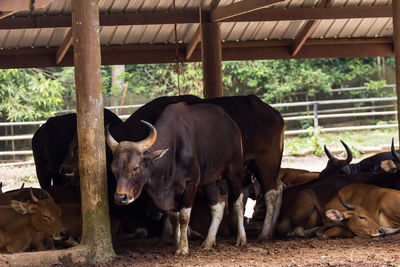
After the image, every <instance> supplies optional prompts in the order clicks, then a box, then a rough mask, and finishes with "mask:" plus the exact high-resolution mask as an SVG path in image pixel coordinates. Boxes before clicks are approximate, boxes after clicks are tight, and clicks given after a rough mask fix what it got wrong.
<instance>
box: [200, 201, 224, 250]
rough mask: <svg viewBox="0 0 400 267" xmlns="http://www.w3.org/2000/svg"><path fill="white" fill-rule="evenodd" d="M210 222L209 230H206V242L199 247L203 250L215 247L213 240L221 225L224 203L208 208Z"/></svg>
mask: <svg viewBox="0 0 400 267" xmlns="http://www.w3.org/2000/svg"><path fill="white" fill-rule="evenodd" d="M210 208H211V216H212V221H211V224H210V228H209V229H208V234H207V238H206V240H204V242H203V244H202V245H201V247H202V248H204V249H212V247H213V246H215V245H216V243H215V239H216V236H217V232H218V228H219V225H220V224H221V221H222V218H223V216H224V208H225V202H219V203H217V204H216V205H213V206H210Z"/></svg>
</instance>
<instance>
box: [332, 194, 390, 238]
mask: <svg viewBox="0 0 400 267" xmlns="http://www.w3.org/2000/svg"><path fill="white" fill-rule="evenodd" d="M340 203H341V204H342V205H343V206H344V207H345V208H346V210H344V211H342V210H336V209H330V210H327V211H326V212H325V215H326V217H327V218H328V219H331V220H332V221H335V222H340V224H342V225H343V226H345V227H347V228H348V229H349V230H350V231H352V232H353V233H354V234H355V235H358V236H371V237H376V236H381V235H383V234H384V233H385V231H384V230H383V229H382V228H381V227H380V226H379V225H378V223H377V222H376V221H375V219H374V218H373V217H372V216H371V214H370V213H369V212H368V211H367V210H365V209H364V208H363V207H361V206H358V205H352V204H350V203H347V202H344V201H342V200H340Z"/></svg>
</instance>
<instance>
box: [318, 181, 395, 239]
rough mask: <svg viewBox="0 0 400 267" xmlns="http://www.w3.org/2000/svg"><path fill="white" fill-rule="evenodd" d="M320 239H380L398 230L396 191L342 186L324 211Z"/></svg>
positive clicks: (363, 186)
mask: <svg viewBox="0 0 400 267" xmlns="http://www.w3.org/2000/svg"><path fill="white" fill-rule="evenodd" d="M324 212H325V217H324V227H323V228H322V229H320V230H318V232H317V233H318V235H319V236H320V237H322V238H332V237H347V236H352V235H353V234H354V235H358V236H381V235H383V234H391V233H395V232H397V231H398V230H400V191H398V190H393V189H388V188H382V187H378V186H375V185H369V184H351V185H348V186H346V187H343V188H342V189H341V190H340V191H339V193H338V194H337V195H336V196H335V197H334V198H333V199H332V200H331V201H329V203H328V204H327V205H326V206H325V208H324Z"/></svg>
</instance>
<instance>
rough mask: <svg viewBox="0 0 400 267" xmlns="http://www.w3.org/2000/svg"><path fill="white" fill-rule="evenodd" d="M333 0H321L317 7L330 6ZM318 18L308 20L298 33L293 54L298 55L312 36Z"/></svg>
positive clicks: (293, 46)
mask: <svg viewBox="0 0 400 267" xmlns="http://www.w3.org/2000/svg"><path fill="white" fill-rule="evenodd" d="M330 2H331V0H321V2H320V3H319V4H318V6H317V7H328V6H329V4H330ZM317 23H318V20H316V19H313V20H309V21H307V23H306V25H304V27H303V29H302V31H301V32H300V33H299V34H298V35H297V37H296V39H295V40H294V42H293V45H292V56H296V55H297V53H298V52H299V51H300V49H301V47H302V46H303V45H304V43H305V41H306V40H307V39H308V38H309V37H310V35H311V34H312V32H313V31H314V29H315V27H316V26H317Z"/></svg>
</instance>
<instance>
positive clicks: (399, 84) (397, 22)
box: [392, 0, 400, 140]
mask: <svg viewBox="0 0 400 267" xmlns="http://www.w3.org/2000/svg"><path fill="white" fill-rule="evenodd" d="M392 8H393V39H394V58H395V63H396V92H397V114H398V116H397V120H398V124H399V127H398V132H399V140H400V0H393V1H392Z"/></svg>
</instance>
